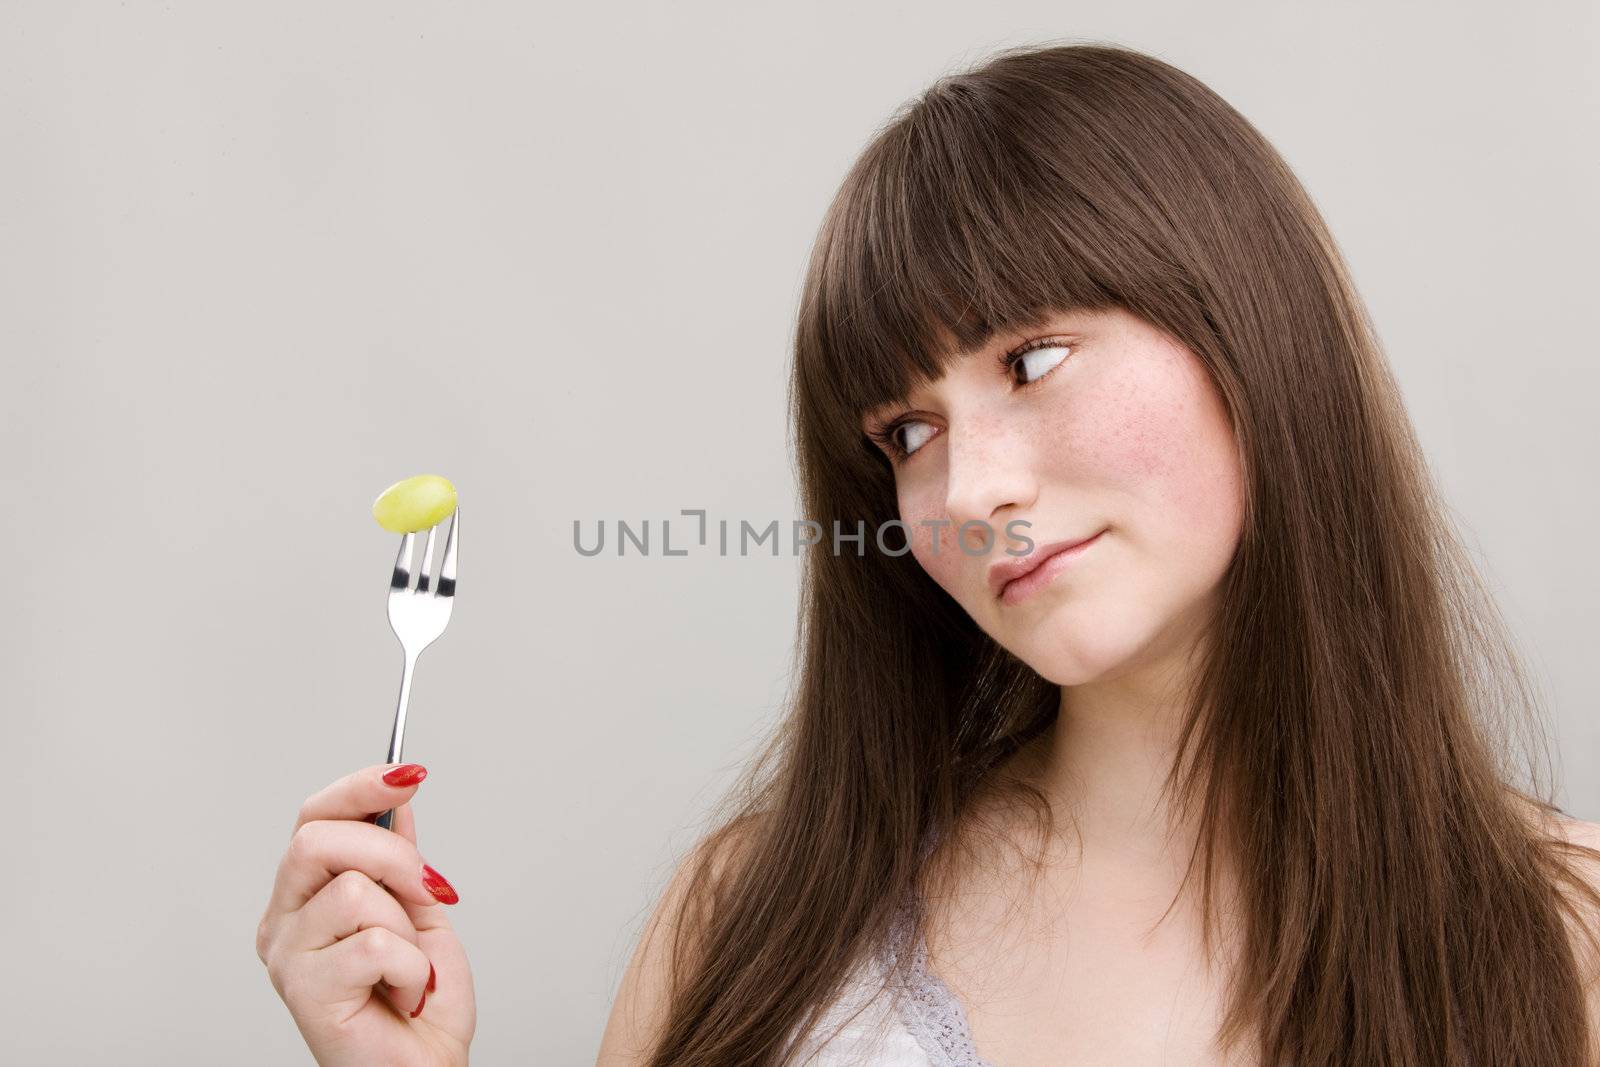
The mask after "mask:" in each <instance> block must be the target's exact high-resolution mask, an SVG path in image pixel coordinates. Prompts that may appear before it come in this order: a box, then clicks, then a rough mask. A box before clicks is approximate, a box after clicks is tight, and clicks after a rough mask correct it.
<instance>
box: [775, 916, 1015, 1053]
mask: <svg viewBox="0 0 1600 1067" xmlns="http://www.w3.org/2000/svg"><path fill="white" fill-rule="evenodd" d="M907 922H908V919H907V914H906V912H905V911H904V910H903V909H902V911H901V912H900V913H899V917H898V918H897V919H896V922H895V924H894V933H893V936H891V937H890V938H889V943H888V944H886V945H885V946H883V948H882V949H880V950H879V951H878V952H875V953H873V954H872V955H871V956H870V957H869V958H868V960H867V961H866V963H864V964H863V965H862V966H861V967H859V968H858V969H857V970H856V972H855V973H854V974H852V975H851V976H850V978H849V980H848V981H847V982H846V983H845V986H844V989H843V991H842V992H841V993H840V994H839V995H838V996H837V997H836V998H835V999H834V1001H833V1002H832V1003H831V1004H830V1005H829V1006H828V1010H827V1012H826V1014H825V1015H824V1016H823V1017H822V1018H821V1020H820V1021H819V1022H818V1024H817V1025H816V1026H815V1027H813V1028H812V1030H811V1031H810V1032H809V1033H808V1034H807V1035H806V1038H805V1040H804V1041H803V1042H802V1043H801V1045H800V1046H799V1047H798V1048H797V1049H796V1050H795V1052H794V1053H793V1054H792V1055H791V1057H790V1059H789V1063H791V1064H793V1065H795V1067H994V1065H993V1064H991V1063H989V1062H988V1061H987V1060H984V1059H982V1058H980V1057H979V1056H978V1053H977V1050H976V1049H974V1048H973V1046H972V1034H971V1031H970V1030H969V1029H968V1027H967V1013H966V1010H965V1009H964V1008H963V1007H962V1006H961V1002H960V1001H959V1000H957V999H956V997H955V995H954V994H953V993H952V992H951V991H950V988H949V987H948V986H946V985H945V984H944V982H943V981H942V980H940V978H939V976H938V975H936V974H934V973H932V972H931V971H929V970H928V946H927V942H926V941H924V940H923V938H921V937H918V938H917V939H916V942H915V944H914V946H913V947H912V949H911V950H910V951H911V959H910V960H909V961H908V969H907V972H906V974H905V975H903V976H897V975H896V973H895V972H896V964H897V963H898V960H897V958H896V953H897V946H901V945H904V944H905V943H906V941H907V940H908V938H907V936H906V934H907Z"/></svg>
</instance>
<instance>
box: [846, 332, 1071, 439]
mask: <svg viewBox="0 0 1600 1067" xmlns="http://www.w3.org/2000/svg"><path fill="white" fill-rule="evenodd" d="M1071 351H1072V346H1071V345H1069V344H1067V343H1066V342H1065V341H1064V340H1063V339H1062V338H1059V337H1040V338H1037V339H1036V340H1032V341H1029V342H1028V343H1027V344H1025V345H1022V346H1020V347H1018V348H1013V349H1012V350H1011V351H1009V352H1006V353H1005V354H1003V355H1002V356H1001V357H1000V360H999V363H1000V366H1001V368H1002V369H1003V370H1005V372H1006V373H1007V374H1011V375H1012V376H1013V379H1014V378H1015V372H1016V369H1017V368H1018V367H1021V368H1022V372H1023V375H1024V380H1023V381H1019V382H1016V383H1015V384H1016V385H1017V386H1018V387H1019V388H1020V387H1024V386H1029V385H1033V384H1034V383H1035V382H1037V381H1039V379H1041V378H1043V377H1044V376H1045V375H1047V374H1049V373H1050V372H1051V371H1053V370H1055V369H1056V367H1058V366H1060V365H1061V363H1062V361H1063V360H1065V359H1066V358H1067V354H1068V353H1069V352H1071ZM919 426H920V427H922V431H921V433H920V434H919V433H916V432H912V433H908V434H907V437H908V440H907V442H906V443H905V444H901V443H900V437H899V433H900V431H901V430H902V429H908V428H915V427H919ZM929 429H930V427H929V426H928V424H927V423H925V422H922V421H921V420H919V419H914V418H903V419H899V420H897V421H895V422H892V423H890V424H889V425H887V426H885V427H883V428H882V429H881V430H869V431H867V436H868V437H870V438H871V439H872V440H873V441H874V442H875V443H876V444H877V445H878V447H879V448H882V449H883V450H884V451H885V452H887V453H888V454H889V459H890V460H891V461H892V462H893V463H895V464H896V465H899V464H900V463H903V462H905V461H906V460H908V459H910V458H911V456H912V455H913V454H914V453H915V452H916V451H917V450H918V449H920V448H921V447H922V446H923V444H924V443H925V442H926V441H927V437H928V431H929Z"/></svg>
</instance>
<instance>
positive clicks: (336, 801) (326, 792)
mask: <svg viewBox="0 0 1600 1067" xmlns="http://www.w3.org/2000/svg"><path fill="white" fill-rule="evenodd" d="M384 775H388V776H389V777H390V778H392V779H394V780H395V781H396V782H402V783H405V784H402V785H393V784H391V783H389V782H386V781H384ZM427 776H428V770H427V768H426V767H423V766H422V765H421V764H419V763H398V764H397V763H378V764H374V765H373V766H371V767H363V768H361V769H360V770H359V771H352V772H351V773H349V774H347V775H345V776H344V777H343V778H340V779H338V780H336V781H333V782H330V783H329V784H328V785H326V786H324V787H323V788H322V789H319V790H318V791H317V792H315V793H313V794H311V795H310V796H309V797H307V798H306V801H305V803H304V804H301V805H300V814H299V816H298V817H297V818H296V819H295V822H294V829H293V830H290V831H289V836H290V837H291V838H293V837H294V835H295V831H297V830H299V829H300V827H302V826H304V825H305V824H306V823H308V822H314V821H316V820H318V819H364V818H366V817H367V816H368V815H371V814H372V813H374V812H380V811H388V810H389V809H390V808H397V807H399V806H400V805H401V804H404V803H405V802H406V801H408V800H410V799H411V797H412V796H413V795H415V793H416V791H417V786H418V785H420V784H421V782H422V780H423V779H424V778H426V777H427Z"/></svg>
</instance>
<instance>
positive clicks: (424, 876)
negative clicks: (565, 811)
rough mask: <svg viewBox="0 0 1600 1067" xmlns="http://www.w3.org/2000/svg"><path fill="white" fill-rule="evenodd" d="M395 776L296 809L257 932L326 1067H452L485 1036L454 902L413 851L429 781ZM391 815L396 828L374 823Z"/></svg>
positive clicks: (359, 779) (377, 776)
mask: <svg viewBox="0 0 1600 1067" xmlns="http://www.w3.org/2000/svg"><path fill="white" fill-rule="evenodd" d="M408 766H410V765H408ZM395 769H396V765H391V764H378V765H376V766H372V767H367V768H365V769H363V770H359V771H356V772H355V773H354V774H350V775H347V776H346V777H344V778H341V779H339V780H338V781H336V782H334V783H332V784H331V785H329V786H328V787H327V788H325V789H323V790H321V791H320V792H318V793H315V794H313V795H312V796H311V797H310V798H308V799H307V800H306V802H305V803H304V804H302V805H301V806H300V816H299V818H298V819H297V820H296V821H295V828H294V834H293V836H292V837H291V838H290V840H289V848H288V850H287V851H286V852H285V853H284V855H283V860H282V861H281V862H280V863H279V864H278V876H277V881H276V882H275V883H274V885H273V887H272V899H271V900H269V901H268V902H267V908H266V913H265V914H264V915H262V917H261V924H260V926H259V927H258V928H257V930H256V955H257V956H259V957H260V958H261V962H262V963H264V964H265V965H266V968H267V974H268V976H270V977H271V979H272V986H273V988H274V989H276V990H277V991H278V996H280V997H281V998H283V1002H284V1004H286V1005H287V1006H288V1008H289V1014H290V1015H292V1016H293V1017H294V1021H295V1025H296V1026H298V1027H299V1028H300V1034H301V1036H302V1037H304V1038H305V1041H306V1044H307V1045H308V1046H309V1047H310V1049H311V1054H312V1056H314V1057H315V1058H316V1061H317V1063H318V1064H320V1065H321V1067H346V1065H348V1067H370V1065H372V1064H384V1065H385V1067H455V1065H460V1064H465V1063H466V1062H467V1046H468V1045H470V1044H471V1042H472V1034H473V1030H474V1029H475V1028H476V1027H477V1007H476V1003H475V1000H474V997H473V989H472V971H471V968H470V967H469V966H468V964H467V956H466V953H465V952H464V951H462V948H461V942H460V941H458V940H457V939H456V935H455V931H454V930H452V929H451V926H450V920H449V918H447V917H446V915H445V912H446V908H445V907H442V906H441V902H451V903H453V902H454V900H455V899H456V894H455V892H454V890H453V889H452V888H451V887H450V886H449V884H448V883H446V882H444V881H443V879H442V878H438V877H437V875H433V874H428V873H426V872H424V870H423V858H422V854H421V853H420V852H418V851H417V835H416V824H415V821H414V820H413V818H412V814H411V805H410V803H409V801H410V799H411V797H412V795H413V794H414V793H415V792H416V790H417V786H418V784H419V783H420V781H421V779H420V778H417V779H416V781H414V782H413V783H412V784H410V785H406V786H395V785H390V784H388V783H387V782H385V781H384V780H383V775H384V774H385V773H387V772H392V771H394V770H395ZM422 773H423V774H426V772H425V771H424V772H422ZM389 808H394V809H395V814H394V829H393V830H385V829H384V828H383V827H381V826H377V825H375V824H374V823H373V822H371V821H370V820H372V819H374V818H376V814H375V813H377V812H382V811H386V810H388V809H389ZM429 883H431V884H432V885H433V887H434V888H433V890H432V891H430V889H429V888H428V885H429ZM436 894H437V895H436ZM430 982H431V983H432V984H430Z"/></svg>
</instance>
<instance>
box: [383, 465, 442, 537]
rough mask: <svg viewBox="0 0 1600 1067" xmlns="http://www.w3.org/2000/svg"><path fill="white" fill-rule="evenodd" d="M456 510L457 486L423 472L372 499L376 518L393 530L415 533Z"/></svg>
mask: <svg viewBox="0 0 1600 1067" xmlns="http://www.w3.org/2000/svg"><path fill="white" fill-rule="evenodd" d="M455 509H456V487H455V486H453V485H451V484H450V479H448V478H443V477H440V476H439V475H437V474H419V475H417V476H415V477H413V478H406V479H404V480H402V481H398V482H395V483H394V484H393V485H391V486H390V487H389V488H387V489H385V490H384V491H383V492H381V493H379V494H378V499H376V500H374V501H373V502H372V517H373V518H375V519H377V520H378V525H379V526H382V527H383V528H384V529H385V530H388V531H389V532H390V533H415V532H416V531H418V530H426V529H427V528H428V527H430V526H433V525H434V524H436V523H438V522H441V521H443V520H444V519H447V518H449V517H450V513H451V512H452V511H454V510H455Z"/></svg>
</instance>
